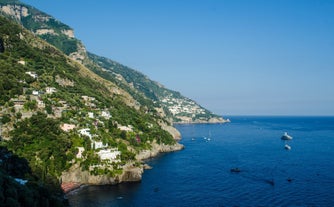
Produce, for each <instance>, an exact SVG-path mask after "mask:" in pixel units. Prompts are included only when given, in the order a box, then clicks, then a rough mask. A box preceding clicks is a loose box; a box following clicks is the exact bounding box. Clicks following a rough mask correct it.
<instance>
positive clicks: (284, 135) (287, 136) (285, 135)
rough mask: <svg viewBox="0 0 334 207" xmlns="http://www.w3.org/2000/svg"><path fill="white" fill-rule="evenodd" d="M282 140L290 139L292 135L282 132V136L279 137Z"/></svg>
mask: <svg viewBox="0 0 334 207" xmlns="http://www.w3.org/2000/svg"><path fill="white" fill-rule="evenodd" d="M281 139H282V140H291V139H292V137H291V136H290V135H288V133H287V132H284V134H283V136H282V137H281Z"/></svg>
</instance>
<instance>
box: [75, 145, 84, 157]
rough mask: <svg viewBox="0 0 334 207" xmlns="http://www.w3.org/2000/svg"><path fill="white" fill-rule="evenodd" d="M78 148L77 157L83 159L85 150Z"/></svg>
mask: <svg viewBox="0 0 334 207" xmlns="http://www.w3.org/2000/svg"><path fill="white" fill-rule="evenodd" d="M77 148H78V154H77V155H76V157H77V158H78V159H80V158H82V153H83V152H84V151H85V148H83V147H77Z"/></svg>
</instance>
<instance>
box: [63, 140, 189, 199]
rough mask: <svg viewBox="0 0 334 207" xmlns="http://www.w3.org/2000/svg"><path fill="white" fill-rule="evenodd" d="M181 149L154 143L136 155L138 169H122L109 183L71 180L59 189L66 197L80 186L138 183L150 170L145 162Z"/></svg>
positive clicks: (175, 146)
mask: <svg viewBox="0 0 334 207" xmlns="http://www.w3.org/2000/svg"><path fill="white" fill-rule="evenodd" d="M183 149H184V145H182V144H180V143H178V142H176V144H174V145H164V144H157V143H154V144H153V146H152V149H151V150H144V151H141V152H140V153H138V154H137V155H136V159H137V161H141V162H142V163H143V164H142V165H141V166H140V167H137V168H133V167H129V168H125V169H123V174H122V175H120V176H118V177H115V178H110V179H108V180H109V182H100V183H90V182H79V180H77V181H78V182H77V181H73V180H68V181H64V182H62V184H61V189H62V190H63V192H64V193H65V195H68V194H70V193H71V192H73V191H75V190H78V189H80V188H81V187H82V186H93V185H101V186H102V185H117V184H120V183H124V182H140V181H141V175H142V174H143V173H144V171H145V170H148V169H149V168H150V166H148V165H147V164H146V163H145V160H147V159H150V158H154V157H157V156H158V155H160V154H163V153H169V152H175V151H180V150H183ZM83 173H84V172H83ZM102 180H103V179H102ZM111 180H112V182H110V181H111Z"/></svg>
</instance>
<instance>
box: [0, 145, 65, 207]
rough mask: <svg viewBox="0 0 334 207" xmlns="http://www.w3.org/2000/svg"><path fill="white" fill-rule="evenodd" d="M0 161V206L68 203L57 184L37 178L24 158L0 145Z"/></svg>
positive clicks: (63, 204)
mask: <svg viewBox="0 0 334 207" xmlns="http://www.w3.org/2000/svg"><path fill="white" fill-rule="evenodd" d="M0 161H1V162H0V206H8V207H9V206H10V207H12V206H27V207H28V206H29V207H30V206H36V207H39V206H40V207H46V206H67V205H68V203H67V202H66V201H65V200H63V196H64V195H63V193H62V191H61V189H60V188H59V185H54V184H53V183H47V182H42V181H41V180H39V178H38V176H36V175H34V174H33V173H32V171H31V169H30V167H29V165H28V164H29V163H28V162H27V160H26V159H24V158H21V157H19V156H17V155H15V154H13V153H12V152H10V151H8V150H7V148H5V147H1V146H0ZM14 178H16V179H18V180H15V179H14ZM26 181H28V182H26ZM20 182H23V183H20ZM25 182H26V183H25Z"/></svg>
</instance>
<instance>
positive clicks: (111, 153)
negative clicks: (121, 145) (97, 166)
mask: <svg viewBox="0 0 334 207" xmlns="http://www.w3.org/2000/svg"><path fill="white" fill-rule="evenodd" d="M97 154H98V155H99V157H100V159H101V160H110V161H111V162H119V161H120V160H119V159H117V158H118V156H120V155H121V152H120V151H118V150H117V149H104V150H100V151H99V152H98V153H97Z"/></svg>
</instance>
